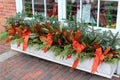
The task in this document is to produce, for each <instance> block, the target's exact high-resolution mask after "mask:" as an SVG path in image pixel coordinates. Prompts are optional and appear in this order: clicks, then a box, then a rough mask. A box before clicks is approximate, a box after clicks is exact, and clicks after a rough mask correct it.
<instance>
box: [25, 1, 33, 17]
mask: <svg viewBox="0 0 120 80" xmlns="http://www.w3.org/2000/svg"><path fill="white" fill-rule="evenodd" d="M23 5H24V11H25V13H26V16H27V17H31V16H32V0H24V2H23Z"/></svg>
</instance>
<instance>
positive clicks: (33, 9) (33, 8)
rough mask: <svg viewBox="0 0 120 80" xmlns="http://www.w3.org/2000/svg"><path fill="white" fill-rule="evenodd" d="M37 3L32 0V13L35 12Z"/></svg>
mask: <svg viewBox="0 0 120 80" xmlns="http://www.w3.org/2000/svg"><path fill="white" fill-rule="evenodd" d="M34 6H35V4H34V0H32V14H33V15H34V14H35V7H34Z"/></svg>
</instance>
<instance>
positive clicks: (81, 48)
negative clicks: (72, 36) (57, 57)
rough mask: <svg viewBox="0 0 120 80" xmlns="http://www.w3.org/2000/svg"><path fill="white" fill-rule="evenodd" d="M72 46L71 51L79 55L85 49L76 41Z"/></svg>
mask: <svg viewBox="0 0 120 80" xmlns="http://www.w3.org/2000/svg"><path fill="white" fill-rule="evenodd" d="M72 46H73V49H74V50H75V51H77V53H81V52H82V51H83V50H84V49H85V46H84V45H83V44H80V43H79V42H77V41H74V42H73V44H72Z"/></svg>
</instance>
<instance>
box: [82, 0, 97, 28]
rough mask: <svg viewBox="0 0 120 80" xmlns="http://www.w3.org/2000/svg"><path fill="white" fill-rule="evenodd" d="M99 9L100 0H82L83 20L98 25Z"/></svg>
mask: <svg viewBox="0 0 120 80" xmlns="http://www.w3.org/2000/svg"><path fill="white" fill-rule="evenodd" d="M97 11H98V0H82V15H81V20H82V22H84V23H87V24H90V25H93V26H97Z"/></svg>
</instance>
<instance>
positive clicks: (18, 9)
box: [15, 0, 23, 12]
mask: <svg viewBox="0 0 120 80" xmlns="http://www.w3.org/2000/svg"><path fill="white" fill-rule="evenodd" d="M15 1H16V12H22V10H23V2H22V1H23V0H15Z"/></svg>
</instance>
